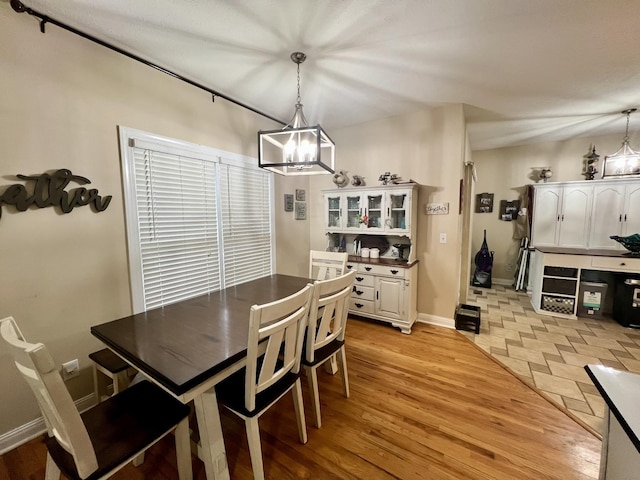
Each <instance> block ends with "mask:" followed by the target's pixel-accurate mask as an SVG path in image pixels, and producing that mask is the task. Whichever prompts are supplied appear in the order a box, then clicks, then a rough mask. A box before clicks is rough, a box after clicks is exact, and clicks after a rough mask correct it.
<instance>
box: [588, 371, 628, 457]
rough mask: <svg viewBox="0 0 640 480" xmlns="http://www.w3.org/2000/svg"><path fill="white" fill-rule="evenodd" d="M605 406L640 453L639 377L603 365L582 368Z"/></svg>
mask: <svg viewBox="0 0 640 480" xmlns="http://www.w3.org/2000/svg"><path fill="white" fill-rule="evenodd" d="M584 368H585V370H586V371H587V373H588V374H589V377H591V380H593V383H594V385H595V386H596V388H597V389H598V391H599V392H600V395H602V398H603V399H604V401H605V402H607V406H608V407H609V409H610V410H611V412H612V413H613V414H614V415H615V417H616V419H617V420H618V422H619V423H620V425H622V428H623V429H624V431H625V433H626V434H627V435H628V436H629V439H630V440H631V442H632V443H633V444H634V445H635V447H636V449H637V450H638V452H640V410H638V398H640V375H638V374H635V373H631V372H625V371H621V370H615V369H613V368H611V367H605V366H604V365H587V366H585V367H584Z"/></svg>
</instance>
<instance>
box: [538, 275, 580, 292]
mask: <svg viewBox="0 0 640 480" xmlns="http://www.w3.org/2000/svg"><path fill="white" fill-rule="evenodd" d="M577 286H578V280H573V279H570V278H566V279H565V278H543V279H542V291H543V292H544V293H559V294H561V295H575V294H576V287H577Z"/></svg>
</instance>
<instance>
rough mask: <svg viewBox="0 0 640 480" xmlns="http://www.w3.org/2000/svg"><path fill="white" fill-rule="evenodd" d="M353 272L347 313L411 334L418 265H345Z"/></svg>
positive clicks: (414, 317)
mask: <svg viewBox="0 0 640 480" xmlns="http://www.w3.org/2000/svg"><path fill="white" fill-rule="evenodd" d="M347 268H348V269H349V270H354V269H355V270H356V271H357V272H358V273H357V274H356V277H355V284H354V287H353V291H352V293H351V304H350V309H349V311H350V312H351V313H354V314H356V315H361V316H364V317H368V318H373V319H376V320H382V321H385V322H389V323H391V325H393V326H394V327H398V328H400V330H401V331H402V333H407V334H408V333H411V327H412V326H413V324H414V322H415V321H416V318H417V315H418V313H417V283H418V282H417V277H416V275H417V262H413V263H412V264H407V263H404V264H402V265H396V264H394V263H393V262H384V263H380V262H379V261H378V262H376V261H370V262H351V261H350V262H348V263H347Z"/></svg>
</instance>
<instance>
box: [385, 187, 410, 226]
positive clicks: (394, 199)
mask: <svg viewBox="0 0 640 480" xmlns="http://www.w3.org/2000/svg"><path fill="white" fill-rule="evenodd" d="M388 196H389V197H388V202H387V223H386V227H387V230H396V231H399V230H402V231H407V230H408V229H409V225H407V223H408V222H409V219H410V218H411V216H410V212H409V208H410V205H411V201H410V195H409V193H408V192H389V193H388Z"/></svg>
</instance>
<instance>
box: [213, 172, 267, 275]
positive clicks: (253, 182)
mask: <svg viewBox="0 0 640 480" xmlns="http://www.w3.org/2000/svg"><path fill="white" fill-rule="evenodd" d="M269 180H270V179H269V176H268V175H265V173H264V172H263V171H260V170H258V169H247V168H241V167H237V166H235V165H226V164H222V165H220V190H221V192H220V193H221V195H220V212H221V221H222V244H223V249H224V250H223V251H224V254H223V258H224V282H225V285H226V286H230V285H235V284H238V283H243V282H248V281H249V280H253V279H255V278H260V277H264V276H265V275H269V274H271V247H272V239H271V208H270V202H269V201H268V199H269V198H270V188H269Z"/></svg>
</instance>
